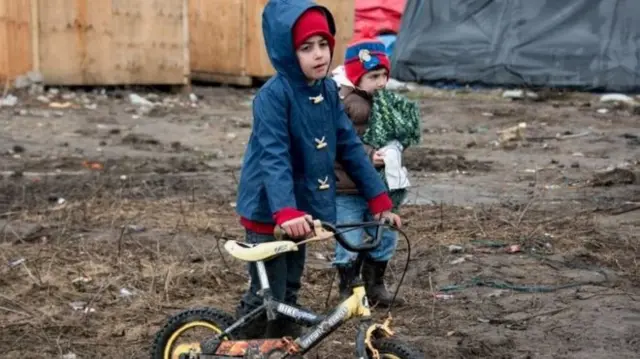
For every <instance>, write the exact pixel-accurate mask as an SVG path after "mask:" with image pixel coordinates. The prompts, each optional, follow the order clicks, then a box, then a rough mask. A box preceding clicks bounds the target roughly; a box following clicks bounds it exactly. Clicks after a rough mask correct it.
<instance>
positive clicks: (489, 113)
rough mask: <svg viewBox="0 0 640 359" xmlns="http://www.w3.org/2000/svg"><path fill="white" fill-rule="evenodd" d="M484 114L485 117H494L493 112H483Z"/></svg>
mask: <svg viewBox="0 0 640 359" xmlns="http://www.w3.org/2000/svg"><path fill="white" fill-rule="evenodd" d="M482 116H484V117H493V114H492V113H491V112H483V113H482Z"/></svg>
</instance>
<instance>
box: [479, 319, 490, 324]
mask: <svg viewBox="0 0 640 359" xmlns="http://www.w3.org/2000/svg"><path fill="white" fill-rule="evenodd" d="M478 321H479V322H480V323H490V322H491V321H490V320H489V319H485V318H478Z"/></svg>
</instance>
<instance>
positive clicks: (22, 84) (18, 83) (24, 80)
mask: <svg viewBox="0 0 640 359" xmlns="http://www.w3.org/2000/svg"><path fill="white" fill-rule="evenodd" d="M29 86H31V80H29V77H28V76H26V75H20V76H18V77H16V79H15V81H13V87H15V88H17V89H24V88H27V87H29Z"/></svg>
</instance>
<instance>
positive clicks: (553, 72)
mask: <svg viewBox="0 0 640 359" xmlns="http://www.w3.org/2000/svg"><path fill="white" fill-rule="evenodd" d="M392 63H393V66H392V67H393V68H392V73H391V75H392V77H394V78H396V79H398V80H401V81H413V82H420V83H424V82H434V81H443V80H444V81H455V82H459V83H482V84H486V85H497V86H533V87H537V86H541V87H555V88H567V87H569V88H578V89H581V90H605V91H621V92H636V91H638V90H640V0H561V1H560V0H408V1H407V5H406V8H405V11H404V15H403V19H402V25H401V27H400V34H399V35H398V39H397V41H396V44H395V49H394V52H393V55H392Z"/></svg>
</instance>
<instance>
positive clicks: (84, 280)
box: [71, 276, 91, 284]
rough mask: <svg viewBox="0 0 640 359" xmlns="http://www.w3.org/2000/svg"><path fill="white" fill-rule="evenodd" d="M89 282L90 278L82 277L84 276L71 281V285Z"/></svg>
mask: <svg viewBox="0 0 640 359" xmlns="http://www.w3.org/2000/svg"><path fill="white" fill-rule="evenodd" d="M89 282H91V278H89V277H84V276H82V277H78V278H75V279H73V280H72V281H71V283H73V284H78V283H89Z"/></svg>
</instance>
